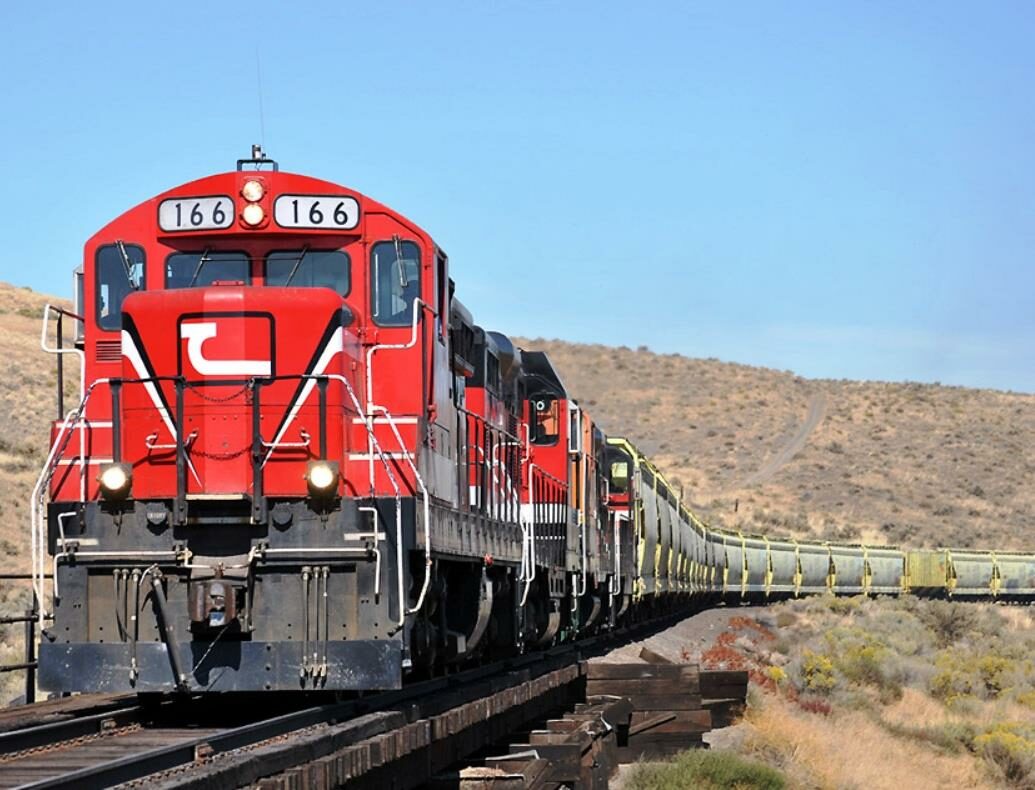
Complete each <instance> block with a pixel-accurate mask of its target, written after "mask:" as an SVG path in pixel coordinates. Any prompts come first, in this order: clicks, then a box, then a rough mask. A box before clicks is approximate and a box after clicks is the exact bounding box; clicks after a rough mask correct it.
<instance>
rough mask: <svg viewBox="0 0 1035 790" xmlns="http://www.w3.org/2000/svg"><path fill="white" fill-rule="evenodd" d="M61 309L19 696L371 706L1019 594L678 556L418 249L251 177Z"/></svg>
mask: <svg viewBox="0 0 1035 790" xmlns="http://www.w3.org/2000/svg"><path fill="white" fill-rule="evenodd" d="M74 293H75V306H74V309H73V310H72V311H66V310H62V309H59V308H55V307H52V306H48V307H47V309H46V311H45V314H44V326H43V335H42V345H43V348H44V349H45V350H46V351H49V352H51V353H54V354H56V355H58V359H59V360H61V359H64V358H65V357H66V356H68V355H73V356H75V357H77V358H78V360H79V372H80V377H81V381H80V395H79V398H78V401H77V403H76V404H75V405H74V406H73V407H72V408H71V409H70V410H68V411H67V412H66V411H65V409H64V406H63V405H59V414H58V419H57V420H56V421H55V423H54V425H53V428H52V433H51V442H50V452H49V455H48V457H47V459H46V462H45V464H44V468H43V469H42V471H41V474H40V476H39V479H38V482H37V485H36V488H35V490H34V493H33V500H32V525H31V537H32V548H33V573H34V585H35V592H36V595H37V596H38V598H39V600H40V601H41V602H42V605H41V607H40V624H41V626H42V627H43V628H44V631H43V634H44V638H43V639H42V642H41V645H40V648H39V666H40V676H39V680H40V685H41V687H42V688H44V689H46V690H49V691H54V692H71V691H108V692H111V691H131V692H133V691H135V692H139V693H147V692H165V691H172V690H180V691H191V692H200V691H211V692H227V691H298V690H309V691H311V690H326V691H346V690H365V689H387V688H397V687H399V686H400V685H401V684H402V683H403V682H404V679H405V678H407V677H408V676H415V675H422V674H423V675H426V674H428V673H434V672H438V671H442V670H443V669H444V668H446V667H449V666H451V665H456V664H459V663H463V662H467V661H469V660H471V659H473V658H477V657H483V656H493V655H506V654H510V653H514V652H520V651H522V650H525V649H528V648H529V647H530V646H533V645H547V644H551V643H554V642H559V641H564V640H573V639H577V638H579V636H580V635H583V634H586V633H592V632H595V631H598V630H600V629H607V628H612V627H614V626H615V625H616V624H618V623H621V622H625V621H631V620H635V619H642V618H648V617H652V616H654V615H656V614H658V613H661V612H671V611H677V610H680V609H685V608H688V607H691V606H703V605H707V604H713V603H718V602H726V603H729V604H736V603H739V602H741V601H764V600H769V599H775V598H782V597H790V596H797V595H805V594H816V593H825V592H833V593H844V594H898V593H901V592H908V591H912V592H915V593H922V594H931V595H937V594H942V595H946V594H955V595H961V596H980V597H988V596H1013V597H1017V598H1025V597H1029V596H1030V595H1031V594H1032V593H1033V592H1035V558H1033V557H1029V556H1026V555H1005V554H999V555H996V554H991V553H979V552H951V551H942V552H933V553H930V552H928V553H923V552H904V551H901V550H899V549H895V548H889V547H880V548H877V547H867V546H841V545H834V544H827V543H817V542H810V541H795V540H777V539H770V538H767V537H764V536H757V535H747V534H742V533H738V532H731V531H725V530H720V529H713V528H710V527H708V526H707V525H705V524H704V523H703V522H702V521H701V520H700V519H698V518H697V517H695V516H694V515H693V514H692V513H691V512H690V511H689V509H688V508H687V507H686V505H685V503H684V502H683V501H682V497H681V496H680V495H679V494H678V493H677V492H676V491H675V490H674V489H673V487H672V486H670V485H669V484H668V482H667V481H666V480H665V478H664V476H663V475H662V473H661V472H660V471H659V470H658V469H657V468H656V467H655V466H654V465H653V464H651V462H650V461H649V460H648V459H647V458H645V457H644V456H643V455H642V454H641V453H640V452H638V451H637V450H636V448H635V447H634V446H633V444H632V443H630V442H628V441H627V440H624V439H620V438H609V437H606V436H605V435H604V434H603V432H602V431H601V430H600V429H599V427H598V426H597V425H596V424H595V423H594V421H593V420H592V418H591V416H590V415H589V414H588V413H587V412H586V411H585V410H584V409H583V408H581V407H580V406H579V404H578V403H577V402H576V401H575V400H574V399H573V398H572V396H571V394H570V392H569V391H568V389H567V388H566V387H565V385H564V383H563V381H562V380H561V377H560V376H559V374H558V373H557V371H556V369H555V368H554V367H553V365H552V364H551V362H550V360H549V358H548V357H547V356H546V355H545V354H543V353H542V352H538V351H534V350H523V349H519V348H517V347H515V346H514V344H513V343H512V342H511V341H510V340H509V339H508V338H507V337H506V336H504V335H502V334H499V333H496V332H491V331H486V330H484V329H483V328H482V327H480V326H478V325H477V324H476V323H475V321H474V318H473V315H472V313H471V312H470V311H469V310H468V309H467V308H466V307H465V306H464V305H463V304H462V303H461V302H460V301H459V300H458V298H457V294H456V286H455V283H454V281H453V280H452V279H451V277H450V269H449V258H448V256H447V255H446V253H445V251H444V250H443V249H442V248H441V247H440V246H439V245H438V244H437V243H436V242H435V240H434V239H433V238H432V237H431V236H430V235H429V234H428V233H427V232H426V231H425V230H423V229H422V228H420V227H419V226H418V225H416V224H415V223H413V222H412V221H410V220H409V219H407V218H406V217H404V216H403V215H401V214H399V213H398V212H396V211H393V210H392V209H390V208H389V207H387V206H385V205H383V204H381V203H378V202H376V201H374V200H372V199H371V198H368V197H366V196H365V195H362V194H360V193H358V192H356V191H355V190H353V189H350V188H347V187H344V186H340V185H338V184H335V183H331V182H328V181H323V180H320V179H316V178H311V177H308V176H302V175H297V174H291V173H286V172H282V171H280V170H279V168H278V167H277V165H276V164H275V163H273V162H272V161H270V160H268V159H266V158H265V157H264V156H263V155H262V154H261V152H259V151H253V155H252V157H251V158H249V159H245V160H240V161H238V163H237V168H236V170H233V171H230V172H226V173H221V174H217V175H213V176H210V177H207V178H202V179H200V180H197V181H192V182H189V183H186V184H183V185H181V186H177V187H175V188H173V189H170V190H168V191H167V192H164V193H162V194H160V195H157V196H156V197H154V198H152V199H150V200H147V201H145V202H144V203H141V204H140V205H138V206H136V207H134V208H132V209H130V210H128V211H126V212H125V213H123V214H122V215H121V216H119V217H117V218H116V219H114V220H113V221H112V222H110V223H109V224H108V225H106V226H105V227H104V228H102V229H101V230H99V231H98V232H97V233H96V234H95V235H94V236H93V237H92V238H90V239H89V240H88V241H87V242H86V245H85V250H84V257H83V263H82V265H81V266H80V267H78V268H77V269H76V271H75V275H74ZM55 319H57V321H58V323H59V324H60V322H61V321H63V320H69V321H72V322H74V323H75V326H76V332H75V341H74V344H73V345H72V346H71V347H67V346H64V345H62V342H61V337H62V335H61V332H60V331H58V332H57V333H56V334H55V333H54V332H53V331H51V328H50V325H51V324H52V323H53V322H54V320H55ZM55 337H56V340H54V339H51V338H55ZM60 380H61V377H60V376H59V403H60V401H61V385H60ZM48 570H49V571H51V573H52V575H53V586H52V588H48V587H47V585H46V577H47V575H48V573H47V572H48Z"/></svg>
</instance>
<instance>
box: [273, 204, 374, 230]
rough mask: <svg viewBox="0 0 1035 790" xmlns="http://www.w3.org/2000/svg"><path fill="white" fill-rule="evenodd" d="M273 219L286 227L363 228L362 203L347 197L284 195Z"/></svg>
mask: <svg viewBox="0 0 1035 790" xmlns="http://www.w3.org/2000/svg"><path fill="white" fill-rule="evenodd" d="M273 218H274V219H275V220H276V221H277V224H278V225H280V227H282V228H317V229H320V230H352V229H353V228H355V227H356V226H357V225H359V201H358V200H356V199H355V198H354V197H348V196H347V195H280V196H278V197H277V199H276V201H275V202H274V203H273Z"/></svg>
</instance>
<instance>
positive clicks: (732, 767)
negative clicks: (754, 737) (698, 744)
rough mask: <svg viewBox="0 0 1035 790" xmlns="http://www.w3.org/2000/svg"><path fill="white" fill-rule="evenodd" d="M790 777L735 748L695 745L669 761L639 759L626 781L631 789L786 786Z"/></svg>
mask: <svg viewBox="0 0 1035 790" xmlns="http://www.w3.org/2000/svg"><path fill="white" fill-rule="evenodd" d="M786 786H787V781H786V779H785V778H784V776H783V774H781V773H780V772H779V771H777V770H776V769H774V768H770V767H769V766H767V765H763V764H762V763H757V762H755V761H753V760H746V759H744V758H743V757H739V756H738V755H736V754H733V753H732V752H712V751H705V750H703V749H693V750H691V751H687V752H683V753H682V754H680V755H679V756H678V757H677V758H676V759H675V760H673V761H672V762H670V763H640V764H639V765H637V766H635V767H634V768H633V770H632V773H631V774H630V776H629V780H628V782H627V783H626V787H628V788H629V790H681V789H682V788H687V787H693V788H697V790H731V789H732V790H783V788H784V787H786Z"/></svg>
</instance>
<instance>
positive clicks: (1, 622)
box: [0, 573, 39, 705]
mask: <svg viewBox="0 0 1035 790" xmlns="http://www.w3.org/2000/svg"><path fill="white" fill-rule="evenodd" d="M33 579H34V576H33V574H31V573H0V581H2V582H5V583H9V582H14V583H18V582H31V581H33ZM38 620H39V599H37V598H36V596H35V595H34V594H32V595H30V597H29V606H28V607H27V608H25V609H15V610H13V611H6V612H5V611H0V632H3V631H5V630H6V629H7V628H8V627H9V626H12V625H15V626H17V625H21V626H22V627H23V638H22V643H23V645H24V653H23V654H22V656H21V660H20V661H14V662H9V663H2V664H0V676H6V675H7V674H8V673H14V672H21V673H23V688H24V695H23V697H24V702H25V704H26V705H31V704H32V703H34V702H35V701H36V670H37V668H38V666H39V664H38V661H37V659H36V640H37V637H38V634H37V622H38ZM5 641H9V640H5ZM10 641H13V640H10Z"/></svg>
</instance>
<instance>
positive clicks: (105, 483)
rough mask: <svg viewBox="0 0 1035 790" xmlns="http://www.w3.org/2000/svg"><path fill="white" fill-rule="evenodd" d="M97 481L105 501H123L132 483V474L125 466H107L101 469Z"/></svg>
mask: <svg viewBox="0 0 1035 790" xmlns="http://www.w3.org/2000/svg"><path fill="white" fill-rule="evenodd" d="M97 481H98V482H99V483H100V485H101V494H103V495H104V498H105V499H125V498H126V497H127V496H129V489H130V487H131V486H132V483H133V474H132V472H131V470H130V468H129V466H128V465H126V464H108V465H107V466H104V467H101V474H100V476H98V478H97Z"/></svg>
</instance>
